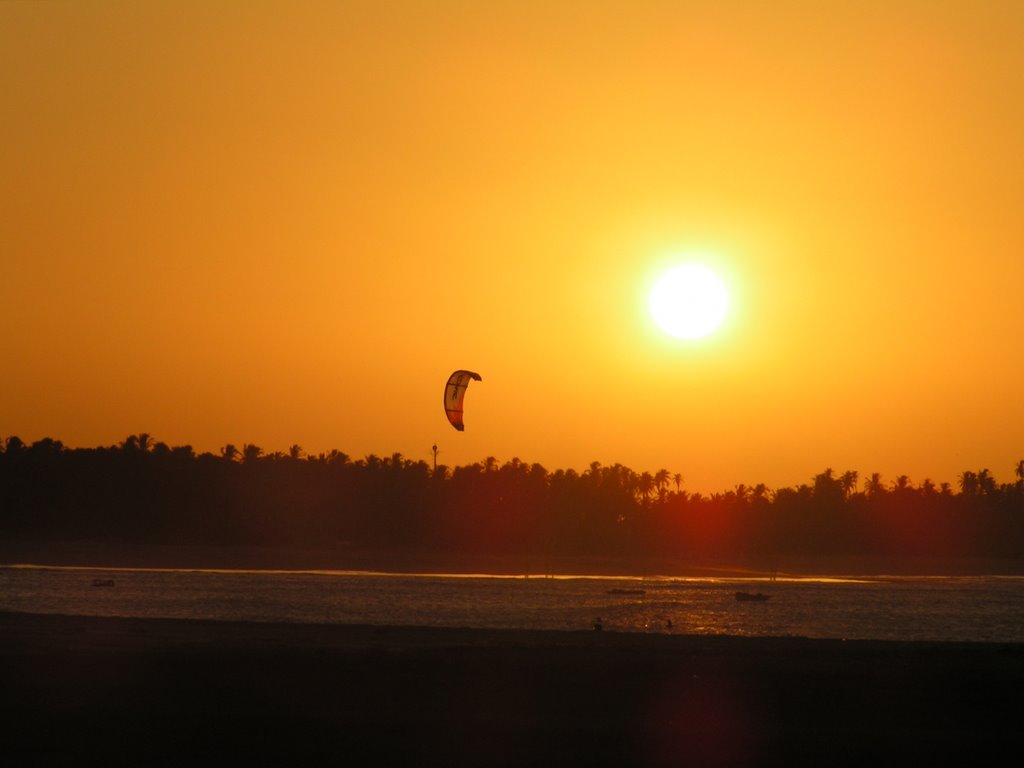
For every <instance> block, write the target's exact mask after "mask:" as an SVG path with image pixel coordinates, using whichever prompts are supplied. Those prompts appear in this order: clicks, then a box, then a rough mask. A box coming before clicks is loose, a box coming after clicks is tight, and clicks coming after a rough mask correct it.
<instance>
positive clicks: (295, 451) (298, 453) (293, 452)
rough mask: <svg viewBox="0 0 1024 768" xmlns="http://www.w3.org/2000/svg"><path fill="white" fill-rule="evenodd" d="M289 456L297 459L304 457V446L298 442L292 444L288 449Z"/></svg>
mask: <svg viewBox="0 0 1024 768" xmlns="http://www.w3.org/2000/svg"><path fill="white" fill-rule="evenodd" d="M288 458H289V459H296V460H297V459H301V458H302V446H301V445H299V444H298V443H295V444H294V445H292V446H291V447H290V448H289V449H288Z"/></svg>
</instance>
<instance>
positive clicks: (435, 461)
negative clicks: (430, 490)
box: [430, 443, 437, 475]
mask: <svg viewBox="0 0 1024 768" xmlns="http://www.w3.org/2000/svg"><path fill="white" fill-rule="evenodd" d="M430 450H432V451H433V452H434V474H435V475H436V474H437V443H434V444H433V445H432V446H431V447H430Z"/></svg>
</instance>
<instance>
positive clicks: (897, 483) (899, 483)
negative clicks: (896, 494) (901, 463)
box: [892, 475, 911, 492]
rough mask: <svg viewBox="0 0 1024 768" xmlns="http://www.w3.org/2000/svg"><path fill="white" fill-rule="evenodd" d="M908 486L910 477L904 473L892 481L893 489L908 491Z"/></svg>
mask: <svg viewBox="0 0 1024 768" xmlns="http://www.w3.org/2000/svg"><path fill="white" fill-rule="evenodd" d="M910 487H911V485H910V478H909V477H907V476H906V475H900V476H899V477H897V478H896V479H895V480H893V481H892V489H893V490H894V491H901V492H902V491H909V490H910Z"/></svg>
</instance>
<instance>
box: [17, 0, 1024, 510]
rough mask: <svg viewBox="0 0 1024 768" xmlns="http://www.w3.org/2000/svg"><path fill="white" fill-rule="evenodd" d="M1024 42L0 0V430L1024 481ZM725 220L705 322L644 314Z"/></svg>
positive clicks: (506, 11) (535, 14)
mask: <svg viewBox="0 0 1024 768" xmlns="http://www.w3.org/2000/svg"><path fill="white" fill-rule="evenodd" d="M1022 40H1024V3H1021V2H1018V1H1017V0H1006V1H1005V2H999V1H997V0H988V1H986V2H984V3H978V2H974V1H973V0H963V1H962V2H961V1H956V2H942V1H941V0H921V1H920V2H895V1H887V2H872V1H870V0H868V1H867V2H852V1H851V2H812V1H810V0H807V1H801V0H782V1H781V2H775V3H762V2H755V1H754V0H751V1H749V2H728V0H725V1H723V0H707V1H699V0H694V1H693V2H685V0H666V1H665V2H643V1H642V0H624V1H623V2H617V1H614V0H609V1H607V2H600V1H598V0H589V1H583V0H579V1H578V2H569V1H565V2H559V1H558V0H546V1H545V2H539V1H538V2H530V1H529V0H516V1H512V0H509V1H507V2H486V3H482V2H469V1H468V0H466V1H465V2H455V1H454V0H452V1H450V2H444V1H443V0H442V1H441V2H426V1H425V0H424V1H423V2H385V1H384V0H367V1H366V2H241V1H239V2H218V3H208V2H180V1H179V2H167V3H163V2H146V3H137V2H123V3H122V2H87V1H85V0H82V1H81V2H4V3H0V116H2V119H0V211H2V221H3V224H2V225H0V268H2V269H0V311H2V313H3V323H2V324H0V352H2V367H0V435H3V436H9V435H18V436H20V437H21V438H22V439H23V440H26V441H29V442H30V441H33V440H37V439H40V438H42V437H45V436H50V437H54V438H56V439H60V440H63V441H64V443H65V444H67V445H69V446H88V447H91V446H95V445H109V444H113V443H115V442H118V441H120V440H122V439H123V438H124V437H125V436H126V435H127V434H129V433H136V432H148V433H150V434H152V435H153V437H154V438H155V439H157V440H162V441H165V442H167V443H169V444H172V445H178V444H185V443H188V444H191V445H193V446H194V447H195V448H196V450H200V451H201V450H211V451H216V450H217V449H218V448H219V447H220V446H222V445H224V444H225V443H229V442H231V443H235V444H237V445H241V444H242V443H246V442H249V443H256V444H258V445H260V446H261V447H263V448H264V449H265V450H267V451H273V450H287V448H288V446H290V445H291V444H293V443H298V444H300V445H301V446H303V448H305V449H306V450H307V451H309V452H311V453H317V452H320V451H325V450H329V449H331V448H338V449H340V450H342V451H344V452H346V453H348V454H350V455H351V456H352V457H353V458H360V457H363V456H365V455H367V454H369V453H376V454H378V455H390V454H392V453H394V452H396V451H397V452H401V453H402V454H404V455H405V456H406V457H408V458H413V459H420V458H422V459H428V460H429V458H430V446H431V444H433V443H434V442H435V441H436V442H437V443H438V445H439V447H440V449H441V455H440V460H441V461H442V462H445V463H448V464H465V463H470V462H473V461H478V460H482V459H484V458H485V457H487V456H494V457H496V458H497V459H498V460H499V461H505V460H508V459H510V458H512V457H518V458H520V459H522V460H524V461H527V462H540V463H541V464H543V465H544V466H545V467H547V468H548V469H552V470H553V469H557V468H568V467H573V468H576V469H578V470H582V469H584V468H585V467H586V466H587V465H588V464H589V463H590V462H591V461H600V462H601V463H603V464H612V463H615V462H620V463H622V464H625V465H627V466H629V467H631V468H632V469H634V470H636V471H645V470H649V471H652V472H653V471H656V470H658V469H660V468H662V467H664V468H666V469H669V470H670V471H672V472H680V473H682V475H683V476H684V478H685V483H684V484H685V486H686V487H688V488H689V489H691V490H700V491H704V492H708V491H716V490H727V489H729V488H731V487H733V486H734V485H735V484H737V483H747V484H753V483H759V482H764V483H767V484H768V485H769V486H771V487H778V486H784V485H793V484H797V483H800V482H804V481H807V480H809V479H810V477H811V476H812V475H813V474H815V473H817V472H819V471H821V470H822V469H824V468H825V467H827V466H830V467H833V468H835V469H836V470H837V471H843V470H846V469H856V470H858V471H860V472H861V474H862V476H866V475H867V474H868V473H870V472H881V473H882V474H883V479H885V480H891V479H892V478H894V477H895V476H896V475H898V474H907V475H909V476H910V477H911V479H912V480H913V481H914V482H920V481H922V480H924V479H925V478H926V477H929V478H931V479H933V480H935V481H936V482H942V481H949V482H955V480H956V476H957V474H958V473H959V472H961V471H963V470H964V469H979V468H982V467H988V468H990V469H991V470H992V472H993V473H994V474H995V475H996V477H997V479H1000V480H1011V479H1012V467H1013V465H1014V464H1015V462H1016V461H1017V460H1019V459H1020V458H1022V457H1024V407H1022V402H1024V397H1022V395H1021V392H1022V391H1024V390H1022V381H1024V338H1022V333H1024V311H1022V295H1024V215H1022V211H1024V151H1022V150H1024V45H1022V44H1021V41H1022ZM694 254H700V256H699V258H700V260H702V261H703V262H704V263H706V264H708V265H710V266H712V267H713V268H714V269H716V270H717V271H718V273H719V274H720V275H721V276H722V277H723V279H724V280H725V282H726V283H727V285H728V288H729V291H730V293H731V297H732V311H731V313H730V315H729V316H728V318H727V320H726V323H725V324H724V326H723V327H722V328H721V329H720V330H719V331H718V332H717V333H715V334H713V335H711V336H709V337H707V338H705V339H702V340H700V341H696V342H695V341H682V340H678V339H674V338H672V337H670V336H667V335H665V334H663V333H661V332H660V331H659V330H658V329H657V328H656V327H655V326H654V324H653V322H652V321H651V319H650V317H649V313H648V311H647V294H648V292H649V290H650V288H651V285H652V282H653V280H654V279H655V278H656V276H657V275H658V273H659V271H661V270H664V269H665V268H667V267H668V266H671V265H672V264H674V263H676V262H677V261H679V260H680V259H688V258H693V257H694ZM456 368H468V369H471V370H475V371H478V372H479V373H480V374H481V375H482V376H483V381H482V382H474V383H473V385H472V386H471V387H470V389H469V392H468V395H467V398H466V431H465V432H464V433H461V434H459V433H456V432H455V431H454V430H453V429H452V428H451V427H450V426H449V425H448V423H447V421H446V420H445V417H444V410H443V406H442V389H443V385H444V382H445V380H446V378H447V376H448V374H449V373H450V372H451V371H452V370H454V369H456Z"/></svg>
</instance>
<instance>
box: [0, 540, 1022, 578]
mask: <svg viewBox="0 0 1024 768" xmlns="http://www.w3.org/2000/svg"><path fill="white" fill-rule="evenodd" d="M15 565H34V566H40V567H46V566H51V567H81V568H174V569H223V570H297V571H355V572H360V571H363V572H365V571H374V572H379V573H398V574H420V573H422V574H481V575H493V576H510V577H521V576H524V575H525V576H529V577H530V578H541V577H543V576H545V575H560V576H609V577H615V576H619V577H623V578H641V577H649V578H654V577H658V576H664V577H693V578H699V577H708V578H713V577H738V578H768V577H770V576H771V575H773V574H775V575H777V576H779V577H795V578H799V577H808V576H821V575H831V576H851V577H855V576H880V575H891V576H1020V575H1024V560H1005V559H992V558H985V559H936V558H877V557H872V558H868V557H827V558H813V559H812V558H802V559H797V558H793V559H790V560H788V561H787V562H785V563H779V564H777V565H776V566H774V567H773V565H771V564H769V563H766V562H757V561H747V562H728V561H721V560H714V559H707V560H667V559H656V560H628V559H623V558H611V557H551V558H544V559H542V558H537V557H524V556H511V555H509V556H498V555H486V556H476V557H474V556H467V555H464V554H460V555H455V554H453V553H424V552H394V551H367V550H352V549H347V548H344V547H323V548H317V549H309V548H297V547H261V546H212V545H160V544H133V543H126V542H116V541H91V540H90V541H56V542H45V541H26V540H7V541H0V566H15Z"/></svg>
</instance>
